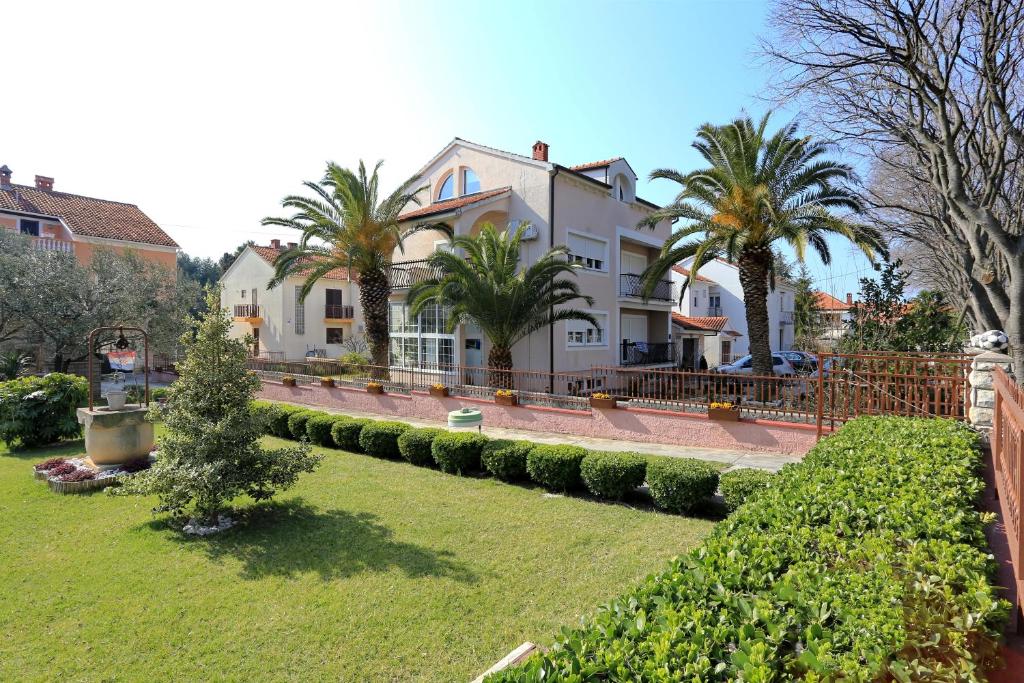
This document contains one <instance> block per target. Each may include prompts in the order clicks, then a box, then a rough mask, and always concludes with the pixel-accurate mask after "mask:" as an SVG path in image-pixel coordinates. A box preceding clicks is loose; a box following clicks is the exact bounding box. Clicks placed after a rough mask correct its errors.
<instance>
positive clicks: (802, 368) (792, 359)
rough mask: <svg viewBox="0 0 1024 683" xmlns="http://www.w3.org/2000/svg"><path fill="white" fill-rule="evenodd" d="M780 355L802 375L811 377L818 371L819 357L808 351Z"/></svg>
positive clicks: (781, 352) (786, 352) (784, 352)
mask: <svg viewBox="0 0 1024 683" xmlns="http://www.w3.org/2000/svg"><path fill="white" fill-rule="evenodd" d="M779 354H780V355H781V356H782V357H783V358H785V359H786V360H788V361H789V364H790V365H792V366H793V369H794V370H796V371H797V372H798V373H799V374H801V375H809V374H811V373H812V372H817V371H818V357H817V356H815V355H814V354H812V353H807V352H806V351H779Z"/></svg>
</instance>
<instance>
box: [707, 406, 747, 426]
mask: <svg viewBox="0 0 1024 683" xmlns="http://www.w3.org/2000/svg"><path fill="white" fill-rule="evenodd" d="M708 418H709V419H712V420H721V421H722V422H739V421H740V410H739V408H737V407H735V406H733V407H732V408H708Z"/></svg>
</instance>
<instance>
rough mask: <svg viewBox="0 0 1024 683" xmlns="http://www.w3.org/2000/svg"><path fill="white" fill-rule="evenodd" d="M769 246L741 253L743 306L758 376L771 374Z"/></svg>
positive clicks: (751, 354)
mask: <svg viewBox="0 0 1024 683" xmlns="http://www.w3.org/2000/svg"><path fill="white" fill-rule="evenodd" d="M770 258H771V252H770V251H769V250H768V249H767V248H763V249H751V250H745V251H744V252H743V253H742V254H740V258H739V263H738V265H739V269H740V286H741V287H742V288H743V306H744V308H745V310H746V314H747V334H748V335H750V356H751V365H752V368H751V369H752V372H753V373H754V374H755V375H771V374H772V348H771V338H770V336H771V331H770V329H769V327H768V260H769V259H770Z"/></svg>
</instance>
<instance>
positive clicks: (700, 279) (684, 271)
mask: <svg viewBox="0 0 1024 683" xmlns="http://www.w3.org/2000/svg"><path fill="white" fill-rule="evenodd" d="M672 270H673V271H674V272H676V273H679V274H680V275H684V276H689V275H690V271H689V270H688V269H686V268H683V267H682V266H680V265H675V266H672ZM697 282H707V283H709V284H712V285H716V284H718V283H717V282H715V281H714V280H712V279H711V278H707V277H704V276H703V275H701V274H700V273H697Z"/></svg>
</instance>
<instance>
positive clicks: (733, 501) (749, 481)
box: [718, 469, 775, 512]
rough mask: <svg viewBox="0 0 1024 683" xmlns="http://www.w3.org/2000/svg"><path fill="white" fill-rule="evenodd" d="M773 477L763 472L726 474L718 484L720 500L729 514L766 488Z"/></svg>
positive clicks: (736, 471) (735, 471)
mask: <svg viewBox="0 0 1024 683" xmlns="http://www.w3.org/2000/svg"><path fill="white" fill-rule="evenodd" d="M774 476H775V475H774V474H772V473H771V472H766V471H765V470H752V469H742V470H733V471H732V472H726V473H725V474H723V475H722V477H721V479H720V480H719V482H718V489H719V490H720V491H721V492H722V499H723V500H724V501H725V507H726V509H727V510H728V511H729V512H734V511H735V510H736V509H737V508H738V507H739V506H740V505H743V503H745V502H747V499H748V498H750V497H751V496H752V495H754V494H755V493H757V492H758V491H760V490H762V489H766V488H768V486H769V485H770V484H771V483H772V477H774Z"/></svg>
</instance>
